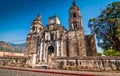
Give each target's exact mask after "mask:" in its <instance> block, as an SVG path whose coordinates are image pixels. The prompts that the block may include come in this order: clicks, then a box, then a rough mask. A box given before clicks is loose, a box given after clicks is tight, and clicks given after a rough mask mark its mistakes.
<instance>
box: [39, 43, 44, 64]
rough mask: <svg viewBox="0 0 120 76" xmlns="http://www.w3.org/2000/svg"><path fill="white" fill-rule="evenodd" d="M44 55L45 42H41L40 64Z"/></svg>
mask: <svg viewBox="0 0 120 76" xmlns="http://www.w3.org/2000/svg"><path fill="white" fill-rule="evenodd" d="M42 53H43V42H41V44H40V62H42V59H43V58H42V57H43V56H42Z"/></svg>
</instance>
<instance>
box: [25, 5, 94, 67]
mask: <svg viewBox="0 0 120 76" xmlns="http://www.w3.org/2000/svg"><path fill="white" fill-rule="evenodd" d="M69 27H70V29H69V30H66V29H65V28H64V27H63V26H62V25H61V24H60V20H59V18H58V17H57V16H53V17H49V18H48V24H47V25H46V26H45V27H44V28H43V26H42V20H41V18H40V16H38V17H37V18H36V19H35V20H33V22H32V25H31V28H30V33H29V34H28V37H27V45H26V50H25V56H27V57H28V58H29V59H28V61H27V64H29V65H30V66H32V67H35V66H36V65H49V66H50V64H51V63H54V62H53V58H56V57H80V56H90V55H91V56H92V55H94V54H96V49H86V48H88V47H89V48H93V47H96V46H95V45H94V44H95V41H94V37H92V41H93V42H94V44H93V45H92V43H90V45H91V46H89V44H88V43H87V41H88V39H89V40H90V39H91V38H89V37H85V35H84V30H83V28H82V17H81V14H80V10H79V8H78V7H77V5H76V4H73V5H72V6H71V8H70V10H69ZM86 40H87V41H86ZM89 54H90V55H89Z"/></svg>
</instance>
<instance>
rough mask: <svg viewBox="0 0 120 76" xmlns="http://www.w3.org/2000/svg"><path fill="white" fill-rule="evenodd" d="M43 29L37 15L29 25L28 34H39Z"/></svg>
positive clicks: (39, 17)
mask: <svg viewBox="0 0 120 76" xmlns="http://www.w3.org/2000/svg"><path fill="white" fill-rule="evenodd" d="M42 29H43V26H42V19H41V16H40V15H39V14H38V15H37V18H35V19H34V20H33V22H32V24H31V28H30V33H32V34H33V33H39V32H40V31H41V30H42Z"/></svg>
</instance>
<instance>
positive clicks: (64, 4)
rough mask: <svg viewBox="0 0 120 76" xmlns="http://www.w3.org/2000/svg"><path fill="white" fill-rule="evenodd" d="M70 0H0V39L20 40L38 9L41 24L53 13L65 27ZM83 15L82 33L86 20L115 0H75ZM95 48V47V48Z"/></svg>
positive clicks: (19, 41)
mask: <svg viewBox="0 0 120 76" xmlns="http://www.w3.org/2000/svg"><path fill="white" fill-rule="evenodd" d="M72 1H73V0H0V41H6V42H12V43H23V42H25V41H26V40H25V39H26V37H27V34H28V33H29V30H30V25H31V22H32V20H33V19H34V18H36V16H37V14H38V13H40V15H41V16H42V21H43V24H44V26H45V25H46V24H47V21H48V17H50V16H54V15H57V16H58V17H59V19H60V21H61V24H62V25H63V26H64V27H65V28H67V29H69V24H68V18H69V13H68V12H69V9H70V7H71V5H72ZM75 1H76V4H77V6H78V7H79V8H80V11H81V15H82V18H83V28H84V31H85V34H90V30H89V28H88V27H87V25H88V20H89V19H90V18H93V17H97V16H98V15H99V14H100V12H101V10H102V9H104V8H105V7H106V6H107V5H108V4H109V3H111V2H115V1H119V0H75ZM98 49H99V48H98Z"/></svg>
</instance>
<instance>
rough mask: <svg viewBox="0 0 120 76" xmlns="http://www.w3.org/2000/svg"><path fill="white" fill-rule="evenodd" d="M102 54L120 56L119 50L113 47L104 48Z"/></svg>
mask: <svg viewBox="0 0 120 76" xmlns="http://www.w3.org/2000/svg"><path fill="white" fill-rule="evenodd" d="M103 54H104V55H106V56H120V52H119V51H115V50H113V49H110V50H105V51H104V52H103Z"/></svg>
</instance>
